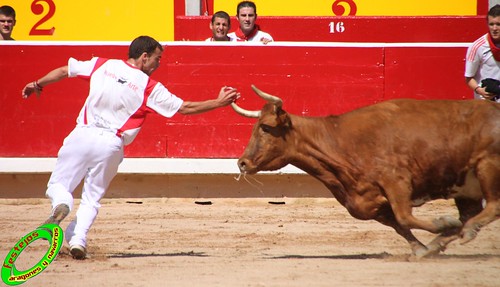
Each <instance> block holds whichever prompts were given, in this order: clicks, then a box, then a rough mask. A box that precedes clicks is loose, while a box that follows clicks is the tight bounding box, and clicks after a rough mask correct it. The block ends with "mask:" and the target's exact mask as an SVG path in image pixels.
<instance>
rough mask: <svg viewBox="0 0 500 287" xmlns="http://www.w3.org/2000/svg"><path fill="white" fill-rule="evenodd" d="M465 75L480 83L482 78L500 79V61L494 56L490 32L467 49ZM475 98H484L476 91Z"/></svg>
mask: <svg viewBox="0 0 500 287" xmlns="http://www.w3.org/2000/svg"><path fill="white" fill-rule="evenodd" d="M465 77H471V78H474V79H475V80H476V81H477V82H478V83H479V84H480V83H481V80H484V79H486V78H492V79H495V80H500V62H497V61H496V60H495V58H493V53H492V52H491V48H490V44H489V42H488V34H485V35H484V36H482V37H480V38H479V39H477V40H476V41H474V43H472V45H471V46H470V47H469V48H468V49H467V54H466V57H465ZM474 98H476V99H484V97H483V96H481V95H479V94H477V93H476V92H474Z"/></svg>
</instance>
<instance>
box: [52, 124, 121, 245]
mask: <svg viewBox="0 0 500 287" xmlns="http://www.w3.org/2000/svg"><path fill="white" fill-rule="evenodd" d="M122 160H123V141H122V139H121V138H120V137H118V136H117V135H116V134H115V133H113V132H111V131H109V130H105V129H100V128H94V127H76V128H75V129H74V130H73V131H72V132H71V133H70V134H69V135H68V136H67V137H66V138H65V139H64V143H63V146H62V147H61V149H60V150H59V153H58V155H57V162H56V166H55V168H54V171H53V172H52V174H51V176H50V179H49V183H48V185H47V192H46V195H47V197H48V198H49V199H50V200H51V203H52V208H55V207H56V206H57V205H59V204H61V203H64V204H67V205H68V206H69V208H70V210H72V209H73V191H74V190H75V188H76V187H77V186H78V184H80V182H81V181H82V180H84V182H83V190H82V200H81V203H80V206H79V207H78V211H77V212H76V219H75V220H74V221H73V222H71V223H70V225H69V226H68V228H67V229H66V234H65V237H66V240H67V241H68V243H69V245H70V246H72V245H75V244H78V245H81V246H83V247H86V245H87V233H88V231H89V229H90V227H91V226H92V224H93V223H94V220H95V218H96V217H97V213H98V211H99V208H100V207H101V205H100V204H99V201H100V200H101V198H102V197H103V196H104V194H105V192H106V190H107V188H108V186H109V184H110V183H111V180H112V179H113V178H114V177H115V175H116V173H117V172H118V166H119V165H120V163H121V162H122Z"/></svg>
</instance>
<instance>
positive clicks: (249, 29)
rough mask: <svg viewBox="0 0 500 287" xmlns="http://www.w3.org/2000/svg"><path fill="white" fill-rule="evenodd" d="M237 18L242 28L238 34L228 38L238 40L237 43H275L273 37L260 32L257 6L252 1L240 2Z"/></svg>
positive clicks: (238, 30)
mask: <svg viewBox="0 0 500 287" xmlns="http://www.w3.org/2000/svg"><path fill="white" fill-rule="evenodd" d="M236 18H237V19H238V22H239V24H240V26H239V27H238V29H237V30H236V32H232V33H229V34H228V36H229V37H231V38H236V40H237V41H250V42H262V43H264V44H267V43H269V42H272V41H274V40H273V37H271V35H269V34H268V33H266V32H263V31H261V30H260V27H259V25H257V24H255V21H256V20H257V6H255V3H253V2H251V1H243V2H240V3H239V4H238V6H237V8H236Z"/></svg>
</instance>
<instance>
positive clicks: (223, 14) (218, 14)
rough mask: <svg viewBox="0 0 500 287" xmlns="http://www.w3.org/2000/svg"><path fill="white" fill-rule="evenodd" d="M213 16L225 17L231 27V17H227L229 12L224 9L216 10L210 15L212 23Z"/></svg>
mask: <svg viewBox="0 0 500 287" xmlns="http://www.w3.org/2000/svg"><path fill="white" fill-rule="evenodd" d="M215 18H222V19H226V20H227V24H228V26H229V28H231V18H230V17H229V14H227V13H226V11H217V12H215V13H214V14H213V15H212V24H213V23H214V21H215Z"/></svg>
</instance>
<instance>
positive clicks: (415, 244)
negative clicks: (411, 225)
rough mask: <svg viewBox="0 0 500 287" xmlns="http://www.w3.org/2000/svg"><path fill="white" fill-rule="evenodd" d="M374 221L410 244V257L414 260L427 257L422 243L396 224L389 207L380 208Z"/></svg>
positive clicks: (425, 248)
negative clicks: (388, 228)
mask: <svg viewBox="0 0 500 287" xmlns="http://www.w3.org/2000/svg"><path fill="white" fill-rule="evenodd" d="M375 220H377V221H378V222H380V223H382V224H384V225H387V226H390V227H392V228H394V230H395V231H396V232H397V233H398V234H399V235H401V236H402V237H403V238H404V239H406V241H407V242H408V244H410V248H411V251H412V256H414V257H415V258H416V259H420V258H422V257H424V256H427V255H428V249H427V247H426V246H425V245H424V244H422V242H420V241H419V240H418V239H417V238H416V237H415V235H413V233H412V232H411V230H410V229H408V228H404V227H403V226H401V225H400V224H399V223H398V221H397V220H396V217H395V216H394V213H393V212H392V209H391V207H390V206H389V205H386V206H384V207H382V208H380V210H379V215H378V216H377V217H376V218H375Z"/></svg>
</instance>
